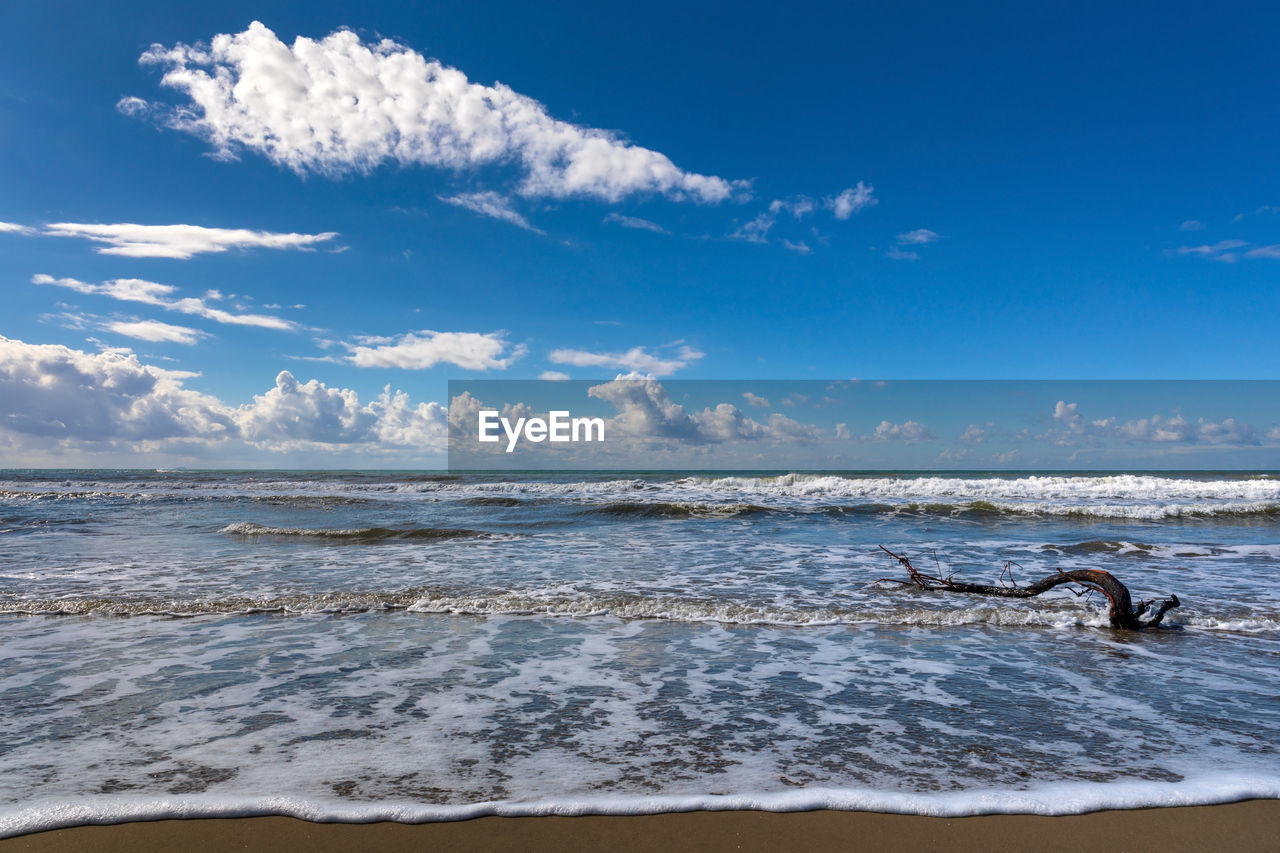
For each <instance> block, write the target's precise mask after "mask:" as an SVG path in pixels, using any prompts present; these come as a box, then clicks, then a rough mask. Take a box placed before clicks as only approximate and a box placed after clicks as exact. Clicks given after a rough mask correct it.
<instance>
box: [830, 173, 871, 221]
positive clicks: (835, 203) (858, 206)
mask: <svg viewBox="0 0 1280 853" xmlns="http://www.w3.org/2000/svg"><path fill="white" fill-rule="evenodd" d="M874 193H875V187H873V186H871V185H870V184H864V183H863V182H862V181H858V185H857V186H856V187H849V188H848V189H846V190H844V191H842V192H841V193H840V194H839V195H837V196H828V197H827V198H825V199H823V204H824V205H825V206H826V207H827V208H828V209H830V210H831V212H832V214H833V215H834V216H835V218H836V219H848V218H849V217H850V216H852V215H853V214H855V213H857V212H858V211H860V210H865V209H866V208H868V207H872V206H873V205H876V204H878V203H879V199H877V198H876V197H875V195H874Z"/></svg>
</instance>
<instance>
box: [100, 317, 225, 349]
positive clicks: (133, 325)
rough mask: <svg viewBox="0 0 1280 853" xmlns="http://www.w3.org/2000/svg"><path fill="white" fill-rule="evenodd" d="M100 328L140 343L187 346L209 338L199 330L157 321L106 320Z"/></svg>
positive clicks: (207, 334) (206, 333)
mask: <svg viewBox="0 0 1280 853" xmlns="http://www.w3.org/2000/svg"><path fill="white" fill-rule="evenodd" d="M102 328H103V329H104V330H106V331H108V332H115V333H116V334H117V335H124V336H125V337H129V338H136V339H137V340H140V341H150V342H152V343H172V344H185V345H187V346H191V345H193V344H195V343H196V341H198V340H199V339H200V338H204V337H208V336H209V333H208V332H202V331H200V330H199V329H192V328H190V327H188V326H175V325H172V324H171V323H161V322H160V321H159V320H107V321H105V322H103V324H102Z"/></svg>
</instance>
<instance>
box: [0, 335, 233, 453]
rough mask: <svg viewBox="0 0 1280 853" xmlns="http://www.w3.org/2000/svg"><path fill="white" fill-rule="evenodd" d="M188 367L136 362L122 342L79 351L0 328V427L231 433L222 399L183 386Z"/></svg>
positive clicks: (131, 435)
mask: <svg viewBox="0 0 1280 853" xmlns="http://www.w3.org/2000/svg"><path fill="white" fill-rule="evenodd" d="M195 375H196V374H193V373H187V372H183V371H174V370H165V369H163V368H159V367H153V366H151V365H146V364H142V363H140V362H139V361H138V358H137V356H135V355H133V354H132V353H129V352H128V351H127V350H107V351H104V352H100V353H86V352H82V351H80V350H74V349H70V348H68V347H64V346H58V345H50V344H28V343H24V342H22V341H17V340H11V339H9V338H5V337H2V336H0V429H3V430H8V431H11V432H15V433H19V434H22V435H26V436H34V437H37V438H40V439H45V440H54V441H73V442H90V443H92V442H113V441H129V442H135V441H156V440H162V439H170V438H188V437H200V438H205V439H216V438H218V437H220V436H225V435H228V434H232V433H234V431H235V425H234V423H233V421H232V418H231V414H230V412H229V410H228V409H227V408H226V407H225V406H223V405H222V404H221V403H220V402H219V401H218V400H216V399H215V398H213V397H209V396H206V395H204V394H200V393H197V392H195V391H190V390H187V389H185V388H183V387H182V383H183V380H185V379H189V378H190V377H192V376H195Z"/></svg>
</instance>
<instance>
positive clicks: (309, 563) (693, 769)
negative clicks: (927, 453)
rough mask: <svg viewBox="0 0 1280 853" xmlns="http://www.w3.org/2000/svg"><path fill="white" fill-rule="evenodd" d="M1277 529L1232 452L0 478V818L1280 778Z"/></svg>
mask: <svg viewBox="0 0 1280 853" xmlns="http://www.w3.org/2000/svg"><path fill="white" fill-rule="evenodd" d="M1277 521H1280V479H1277V478H1276V477H1274V476H1272V475H1242V474H1237V473H1231V474H1195V475H1176V474H1151V475H1148V474H1143V475H1127V474H1117V475H1104V476H1095V475H1090V476H1071V475H1032V474H1020V475H990V476H983V475H975V476H967V477H957V476H955V475H939V476H936V477H934V476H927V475H924V476H922V475H914V474H913V475H906V474H904V475H898V476H892V475H883V474H876V475H853V474H846V475H787V476H782V477H770V476H764V475H752V474H749V473H745V474H742V473H740V474H732V475H724V476H706V475H696V476H690V475H683V474H670V473H663V474H637V475H635V476H623V477H619V476H618V475H616V474H610V475H608V476H607V477H597V476H588V475H566V474H559V475H549V476H542V477H531V476H528V475H510V476H505V475H495V474H484V475H475V476H463V477H455V476H445V475H424V474H408V473H399V474H397V473H390V474H387V473H358V472H357V473H323V472H313V473H282V472H139V471H123V472H103V471H66V472H14V471H10V472H3V473H0V542H2V543H3V546H4V547H3V550H2V551H0V610H3V611H4V615H0V643H3V648H4V649H5V655H4V657H3V660H2V661H0V699H2V700H3V705H0V707H3V708H4V710H3V711H0V733H2V734H0V767H2V768H3V769H4V771H5V772H4V773H3V774H0V832H4V833H8V834H12V833H14V832H20V831H29V830H30V829H32V828H38V827H44V826H52V825H60V824H65V823H68V822H71V823H74V822H83V821H87V820H101V819H118V818H120V817H126V816H135V817H136V816H161V815H170V814H228V813H235V814H243V813H270V812H277V813H291V814H300V815H304V816H311V817H317V816H327V817H332V818H340V819H365V818H369V817H393V818H399V819H430V818H439V817H456V816H465V815H469V814H475V813H481V812H486V811H488V812H492V811H498V812H502V813H537V812H545V811H561V812H573V811H583V810H587V811H603V812H618V811H621V812H627V811H653V810H663V809H676V808H689V807H693V806H701V807H715V808H719V807H747V806H759V807H766V808H806V807H814V806H820V805H827V806H835V807H862V808H876V809H880V810H895V811H910V812H920V813H948V814H955V813H973V812H992V811H1039V812H1069V811H1080V810H1083V809H1088V808H1099V807H1104V806H1108V805H1111V806H1124V805H1144V804H1156V803H1172V802H1213V801H1220V800H1223V799H1233V798H1239V797H1242V796H1246V795H1255V796H1280V773H1278V772H1277V771H1276V769H1275V768H1276V767H1277V766H1278V763H1277V756H1276V754H1275V747H1274V746H1273V744H1274V743H1276V742H1277V741H1280V703H1277V702H1276V697H1277V696H1280V665H1278V664H1280V593H1277V591H1276V590H1275V585H1274V583H1273V581H1274V578H1275V577H1276V575H1277V568H1278V567H1280V535H1277ZM880 544H884V545H886V546H887V547H889V548H892V549H894V550H896V551H903V552H906V553H908V554H910V555H911V556H912V558H913V560H914V561H915V562H916V563H917V565H918V566H919V567H921V568H924V569H928V570H941V571H943V572H956V573H957V574H958V576H960V577H962V578H965V579H970V580H986V581H994V580H995V578H996V577H997V576H998V575H999V574H1000V572H1001V570H1002V568H1003V567H1004V565H1005V562H1006V561H1014V563H1015V564H1014V565H1013V566H1011V569H1012V571H1013V576H1014V578H1015V579H1016V580H1017V581H1019V582H1026V581H1029V580H1031V579H1035V578H1038V577H1041V576H1043V575H1045V574H1049V573H1051V572H1053V571H1055V570H1056V569H1059V568H1063V569H1070V568H1084V567H1088V568H1100V569H1106V570H1109V571H1112V572H1113V573H1115V574H1116V575H1117V576H1118V577H1120V578H1121V579H1122V580H1123V581H1125V582H1126V583H1127V584H1128V585H1129V587H1130V589H1131V590H1132V591H1133V593H1134V595H1135V597H1146V598H1152V597H1159V596H1163V595H1166V594H1168V593H1170V592H1174V593H1177V594H1178V595H1179V596H1180V597H1181V599H1182V600H1183V602H1184V606H1183V607H1182V608H1180V609H1178V610H1174V611H1172V612H1171V613H1170V614H1169V616H1168V617H1167V620H1166V622H1167V625H1168V627H1167V628H1164V629H1161V630H1159V631H1156V632H1149V633H1142V634H1125V633H1118V632H1114V631H1111V630H1110V629H1107V628H1106V627H1105V625H1106V613H1105V602H1100V601H1098V600H1096V599H1093V600H1091V599H1089V598H1087V597H1086V598H1077V597H1075V596H1073V595H1071V594H1070V593H1069V592H1068V591H1067V590H1065V589H1059V590H1055V591H1053V592H1051V593H1048V594H1046V595H1044V596H1041V597H1039V598H1036V599H1032V600H1029V601H1003V600H1000V601H997V600H993V599H984V598H974V597H968V596H955V595H945V594H940V593H927V592H920V591H915V590H909V589H904V588H902V587H900V586H898V585H896V584H890V583H876V581H877V579H878V578H881V577H884V576H886V575H888V576H896V575H898V574H899V569H898V568H897V566H896V564H895V563H894V562H893V561H892V560H891V559H890V558H888V557H887V555H885V554H884V553H883V552H882V551H880V550H879V549H878V547H877V546H878V545H880ZM935 557H936V562H935Z"/></svg>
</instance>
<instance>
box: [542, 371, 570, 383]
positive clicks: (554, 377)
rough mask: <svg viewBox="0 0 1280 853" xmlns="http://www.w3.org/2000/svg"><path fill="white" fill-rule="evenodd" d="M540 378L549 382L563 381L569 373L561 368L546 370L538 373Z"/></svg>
mask: <svg viewBox="0 0 1280 853" xmlns="http://www.w3.org/2000/svg"><path fill="white" fill-rule="evenodd" d="M538 378H539V379H542V380H544V381H547V382H563V381H565V380H566V379H568V378H569V374H567V373H561V372H560V371H559V370H544V371H542V372H541V373H539V374H538Z"/></svg>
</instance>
